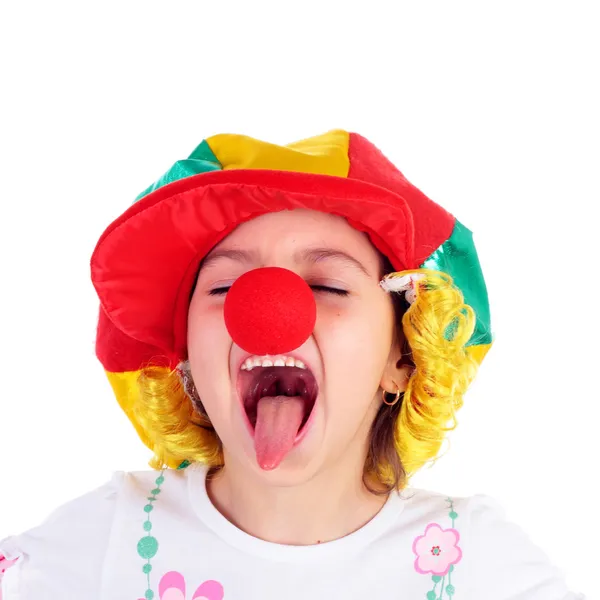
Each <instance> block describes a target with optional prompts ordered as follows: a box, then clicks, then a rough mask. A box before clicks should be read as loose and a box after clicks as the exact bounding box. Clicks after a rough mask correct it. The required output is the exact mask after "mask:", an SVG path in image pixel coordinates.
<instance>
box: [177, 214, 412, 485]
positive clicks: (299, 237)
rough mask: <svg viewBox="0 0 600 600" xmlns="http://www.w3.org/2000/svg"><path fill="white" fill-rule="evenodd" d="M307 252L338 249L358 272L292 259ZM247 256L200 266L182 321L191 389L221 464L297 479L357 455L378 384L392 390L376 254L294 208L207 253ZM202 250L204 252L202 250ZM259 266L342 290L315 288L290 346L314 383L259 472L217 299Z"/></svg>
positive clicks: (234, 352)
mask: <svg viewBox="0 0 600 600" xmlns="http://www.w3.org/2000/svg"><path fill="white" fill-rule="evenodd" d="M307 248H328V249H334V250H338V251H341V252H344V253H346V254H348V255H350V256H351V257H352V258H354V259H355V260H356V261H358V262H359V263H361V264H362V266H363V267H364V269H365V270H366V273H364V272H363V271H362V270H361V269H360V268H358V267H356V266H354V265H352V263H351V262H350V261H345V260H343V259H340V258H326V259H322V260H320V261H319V262H317V263H314V262H295V260H294V255H295V254H296V253H297V252H298V251H302V250H305V249H307ZM231 249H238V250H239V249H243V250H248V251H251V252H255V253H256V255H257V256H258V257H259V259H258V260H256V262H251V263H247V262H241V261H239V260H238V259H234V258H231V257H221V258H218V259H217V260H215V261H210V262H209V263H207V265H206V266H205V267H202V269H201V270H200V273H199V276H198V282H197V285H196V289H195V291H194V295H193V297H192V301H191V305H190V309H189V321H188V352H189V359H190V365H191V370H192V375H193V378H194V382H195V384H196V389H197V390H198V394H199V396H200V399H201V400H202V403H203V405H204V407H205V408H206V411H207V413H208V415H209V417H210V419H211V421H212V423H213V425H214V427H215V429H216V431H217V433H218V435H219V437H220V438H221V440H222V442H223V446H224V453H225V464H226V465H229V464H231V465H232V466H233V464H238V465H243V466H245V467H246V468H251V469H252V470H253V471H255V472H257V473H262V476H263V477H269V478H271V480H272V481H277V482H280V483H282V484H286V483H287V484H293V483H300V482H301V481H306V480H308V479H310V478H312V477H313V476H315V475H316V474H317V473H319V472H321V471H323V470H324V469H326V468H327V467H328V466H330V465H333V464H338V465H339V464H340V461H349V464H355V465H357V466H358V465H360V464H362V461H364V458H365V456H366V451H367V450H366V448H367V443H368V438H369V432H370V426H371V423H372V421H373V419H374V417H375V415H376V413H377V410H378V408H379V407H380V405H381V395H380V394H381V390H380V387H379V386H380V385H382V386H383V387H385V388H386V389H387V390H388V391H395V387H394V384H393V383H391V379H390V378H391V377H393V378H394V380H395V381H396V382H398V383H401V381H398V378H397V375H396V372H395V371H394V369H395V365H396V361H397V360H398V358H400V351H399V347H398V343H397V340H396V336H395V333H394V330H395V320H394V310H393V306H392V301H391V298H390V297H389V296H388V294H387V293H386V292H384V291H383V290H382V289H381V288H380V287H379V285H378V283H379V281H380V275H381V264H380V257H379V254H378V253H377V251H376V250H375V248H374V247H373V246H372V244H371V242H370V241H369V239H368V237H367V236H366V235H365V234H364V233H361V232H358V231H357V230H355V229H353V228H352V227H351V226H350V225H349V224H348V223H347V221H346V220H345V219H343V218H342V217H338V216H333V215H328V214H325V213H319V212H316V211H310V210H304V209H298V210H294V211H283V212H277V213H271V214H267V215H264V216H261V217H259V218H256V219H254V220H252V221H249V222H247V223H244V224H242V225H240V226H239V227H238V228H237V229H236V230H235V231H233V232H232V233H231V234H230V235H229V236H228V237H227V238H226V239H225V240H223V241H222V242H221V243H220V244H219V245H218V246H217V247H216V248H215V249H214V250H213V252H214V251H215V250H231ZM209 256H210V255H209ZM264 266H277V267H283V268H286V269H289V270H291V271H294V272H295V273H297V274H298V275H300V276H301V277H302V278H303V279H304V280H305V281H306V282H307V283H308V285H310V286H330V287H333V288H337V289H343V290H346V291H347V292H348V296H340V295H337V294H332V293H329V292H327V291H323V290H320V289H318V288H316V289H315V290H314V296H315V300H316V304H317V321H316V325H315V329H314V331H313V333H312V335H311V336H310V337H309V339H308V340H307V341H306V342H305V343H304V344H303V345H302V346H301V347H300V348H297V349H296V350H295V352H296V353H299V354H300V355H301V356H303V357H304V358H305V359H306V362H307V364H309V365H310V367H311V369H312V371H313V374H314V376H315V378H316V381H317V383H318V386H319V394H318V397H317V400H316V403H315V405H314V408H313V411H314V414H313V416H312V418H311V424H310V425H309V427H308V430H307V432H306V435H305V436H304V438H303V439H302V441H301V442H300V443H299V444H298V445H296V446H295V447H294V448H293V449H292V450H291V451H290V452H289V454H287V456H286V458H285V459H284V460H283V462H281V464H280V465H279V467H278V468H277V469H275V470H274V471H271V472H269V473H266V472H265V471H263V470H261V469H260V468H259V466H258V464H257V459H256V454H255V448H254V441H253V436H252V433H251V431H249V428H248V425H247V421H246V414H245V411H244V407H243V402H242V399H240V398H239V393H238V389H237V383H238V380H239V377H240V373H243V372H240V364H241V362H242V360H244V359H245V358H246V357H247V356H248V353H246V352H245V351H243V350H242V349H241V348H240V347H238V346H237V345H236V344H235V343H233V342H232V339H231V337H230V335H229V333H228V331H227V329H226V327H225V321H224V318H223V304H224V300H225V296H224V295H211V294H210V291H211V290H214V289H216V288H219V287H223V286H230V285H231V284H232V283H233V281H234V280H235V279H236V278H237V277H239V276H240V275H242V274H243V273H245V272H247V271H249V270H252V269H255V268H259V267H264Z"/></svg>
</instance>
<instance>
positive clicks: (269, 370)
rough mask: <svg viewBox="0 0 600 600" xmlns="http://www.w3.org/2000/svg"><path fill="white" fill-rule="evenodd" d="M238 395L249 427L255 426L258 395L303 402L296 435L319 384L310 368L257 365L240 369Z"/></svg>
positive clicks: (316, 394) (314, 400)
mask: <svg viewBox="0 0 600 600" xmlns="http://www.w3.org/2000/svg"><path fill="white" fill-rule="evenodd" d="M239 390H240V396H241V399H242V402H243V405H244V410H245V411H246V415H247V417H248V421H249V422H250V425H251V426H252V429H255V428H256V423H257V419H258V411H259V402H260V401H261V399H263V398H265V399H267V398H268V399H272V398H277V400H278V401H279V402H281V403H285V402H286V398H289V399H290V401H291V400H294V401H298V399H301V402H302V404H303V415H302V420H301V423H300V428H299V429H298V435H300V434H301V433H302V430H303V429H304V427H305V426H306V424H307V422H308V419H309V418H310V415H311V413H312V410H313V408H314V406H315V402H316V399H317V396H318V393H319V387H318V384H317V381H316V379H315V376H314V375H313V374H312V372H311V371H310V369H301V368H299V367H258V368H255V369H253V370H252V371H250V372H244V371H242V372H240V385H239Z"/></svg>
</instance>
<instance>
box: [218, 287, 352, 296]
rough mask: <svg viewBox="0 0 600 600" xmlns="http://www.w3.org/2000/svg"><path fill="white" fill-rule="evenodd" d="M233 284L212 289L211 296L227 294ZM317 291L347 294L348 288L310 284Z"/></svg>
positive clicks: (337, 294)
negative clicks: (341, 288)
mask: <svg viewBox="0 0 600 600" xmlns="http://www.w3.org/2000/svg"><path fill="white" fill-rule="evenodd" d="M230 287H231V286H228V287H220V288H215V289H214V290H210V292H208V293H209V295H210V296H220V295H223V294H226V293H227V291H228V290H229V288H230ZM310 287H311V288H312V289H313V290H314V291H316V292H325V293H327V294H335V295H336V296H347V295H348V292H347V291H346V290H340V289H338V288H332V287H327V286H326V285H311V286H310Z"/></svg>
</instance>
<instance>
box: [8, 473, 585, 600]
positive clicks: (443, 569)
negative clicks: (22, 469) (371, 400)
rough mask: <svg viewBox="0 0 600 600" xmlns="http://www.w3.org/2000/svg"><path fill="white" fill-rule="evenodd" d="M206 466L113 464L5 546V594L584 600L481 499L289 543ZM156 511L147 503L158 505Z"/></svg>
mask: <svg viewBox="0 0 600 600" xmlns="http://www.w3.org/2000/svg"><path fill="white" fill-rule="evenodd" d="M205 478H206V469H205V468H204V467H201V466H199V465H192V466H190V467H188V468H187V469H184V470H181V471H173V470H168V471H165V472H164V474H163V475H162V476H161V473H160V472H158V471H140V472H131V473H124V472H118V473H116V474H115V475H114V476H113V478H112V480H111V481H110V482H109V483H107V484H106V485H104V486H102V487H101V488H99V489H97V490H94V491H92V492H90V493H88V494H86V495H85V496H82V497H81V498H78V499H76V500H73V501H71V502H69V503H67V504H65V505H64V506H62V507H61V508H59V509H58V510H57V511H55V512H54V513H53V514H52V515H51V516H50V517H49V518H48V519H47V520H46V521H45V522H44V523H43V524H42V525H40V526H39V527H36V528H34V529H32V530H30V531H27V532H26V533H23V534H21V535H19V536H15V537H9V538H7V539H5V540H3V541H0V555H4V557H5V562H4V564H9V563H7V561H13V560H15V559H16V562H15V563H14V564H13V565H12V566H10V567H9V568H7V569H6V571H5V573H4V575H3V579H2V593H3V599H2V600H83V599H85V600H138V599H145V598H146V599H150V598H154V599H155V600H157V599H160V600H221V599H225V600H325V599H327V600H331V599H332V598H335V599H339V600H342V599H343V600H388V599H389V600H392V599H393V600H401V599H404V600H421V599H423V600H466V599H469V600H482V599H484V598H485V600H582V599H584V598H585V597H584V596H583V595H577V594H575V593H573V592H569V590H568V589H567V587H566V585H565V582H564V578H563V573H562V572H561V571H560V570H559V569H558V568H557V567H555V566H553V565H552V564H551V563H550V561H549V560H548V557H547V556H546V554H545V553H544V552H543V551H542V550H540V549H539V548H538V547H537V546H535V545H534V544H533V543H532V542H531V541H530V540H529V538H528V537H527V536H526V535H525V534H524V532H523V531H522V530H521V529H520V528H519V527H518V526H516V525H514V524H512V523H510V522H508V521H507V520H506V519H505V516H504V511H503V510H502V508H501V507H500V506H499V505H498V503H497V502H496V501H495V500H493V499H492V498H490V497H489V496H484V495H475V496H471V497H467V498H448V497H446V496H444V495H442V494H438V493H435V492H430V491H426V490H422V489H415V488H412V487H409V488H407V489H406V490H404V491H402V492H401V493H400V494H397V493H393V494H391V495H390V497H389V500H388V501H387V503H386V504H385V506H384V507H383V508H382V510H381V511H380V512H379V513H378V514H377V515H376V516H375V517H374V518H373V519H372V520H371V521H370V522H369V523H367V524H366V525H365V526H364V527H362V528H361V529H359V530H358V531H356V532H355V533H352V534H350V535H348V536H346V537H344V538H342V539H339V540H336V541H333V542H328V543H323V544H318V545H314V546H285V545H280V544H273V543H270V542H265V541H262V540H259V539H257V538H254V537H252V536H250V535H248V534H246V533H244V532H243V531H241V530H240V529H238V528H236V527H235V526H234V525H232V524H231V523H230V522H229V521H228V520H227V519H225V518H224V517H223V516H222V515H221V514H220V513H219V512H218V511H217V510H216V509H215V507H214V506H213V505H212V503H211V501H210V499H209V497H208V495H207V493H206V485H205ZM148 507H149V508H148Z"/></svg>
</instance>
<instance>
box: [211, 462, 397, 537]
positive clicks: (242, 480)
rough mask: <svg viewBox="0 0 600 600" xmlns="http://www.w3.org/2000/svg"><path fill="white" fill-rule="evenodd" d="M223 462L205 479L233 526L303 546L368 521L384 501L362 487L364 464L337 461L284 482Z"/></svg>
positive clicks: (255, 534) (213, 500) (353, 529)
mask: <svg viewBox="0 0 600 600" xmlns="http://www.w3.org/2000/svg"><path fill="white" fill-rule="evenodd" d="M225 464H226V466H225V467H223V469H221V470H220V471H219V472H218V473H216V474H215V475H213V476H209V478H208V479H207V490H208V494H209V496H210V499H211V502H212V503H213V504H214V506H215V507H216V508H217V510H219V512H221V514H223V516H225V518H227V519H228V520H229V521H231V522H232V523H233V524H234V525H236V526H237V527H238V528H239V529H241V530H243V531H245V532H246V533H248V534H249V535H252V536H253V537H256V538H259V539H262V540H266V541H269V542H273V543H278V544H287V545H294V546H304V545H312V544H318V543H323V542H329V541H332V540H336V539H339V538H342V537H344V536H346V535H348V534H350V533H352V532H353V531H356V530H357V529H360V528H361V527H362V526H363V525H365V524H366V523H368V522H369V521H370V520H371V519H372V518H373V517H374V516H375V515H376V514H377V513H378V512H379V511H380V510H381V508H382V507H383V505H384V504H385V501H386V500H387V496H384V495H376V494H373V493H372V492H370V491H369V490H368V489H367V488H366V487H365V485H364V483H363V473H362V464H364V463H361V464H360V467H358V468H357V467H356V465H348V464H344V462H343V461H340V462H339V463H338V464H336V465H335V466H334V467H332V468H330V469H328V470H326V471H323V472H321V473H319V474H317V475H316V476H315V477H313V478H311V479H310V480H309V481H306V482H304V483H301V484H299V485H292V486H286V487H282V486H275V485H269V484H268V483H266V482H265V481H264V479H262V478H260V477H257V476H256V474H255V473H253V472H249V471H250V470H249V469H248V468H247V466H245V465H240V464H236V463H235V462H233V461H231V460H229V461H228V460H227V457H226V461H225ZM265 507H268V509H267V511H268V518H265Z"/></svg>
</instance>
